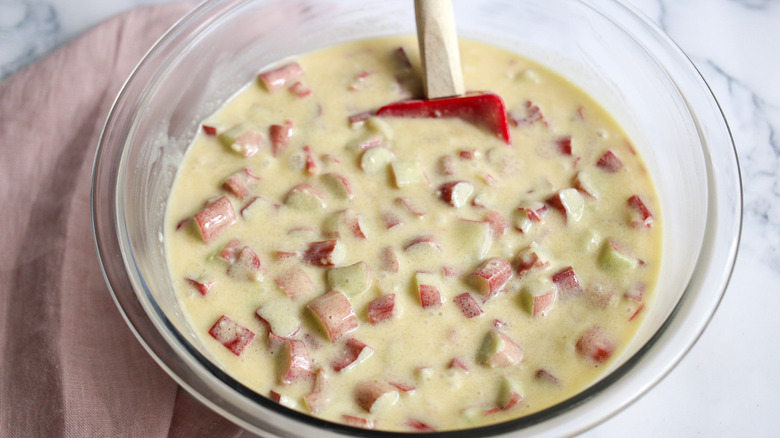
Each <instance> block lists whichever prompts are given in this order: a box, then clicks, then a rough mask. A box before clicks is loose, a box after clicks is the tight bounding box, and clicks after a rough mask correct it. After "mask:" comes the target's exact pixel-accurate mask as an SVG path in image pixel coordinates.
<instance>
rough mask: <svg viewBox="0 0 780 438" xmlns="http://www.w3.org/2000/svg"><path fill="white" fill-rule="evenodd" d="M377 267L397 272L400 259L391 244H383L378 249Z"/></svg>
mask: <svg viewBox="0 0 780 438" xmlns="http://www.w3.org/2000/svg"><path fill="white" fill-rule="evenodd" d="M379 269H381V270H383V271H385V272H398V271H399V270H400V269H401V261H400V260H399V259H398V254H397V253H396V252H395V248H393V247H392V246H385V247H382V249H380V250H379Z"/></svg>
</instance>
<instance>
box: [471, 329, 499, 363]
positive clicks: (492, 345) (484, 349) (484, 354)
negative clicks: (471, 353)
mask: <svg viewBox="0 0 780 438" xmlns="http://www.w3.org/2000/svg"><path fill="white" fill-rule="evenodd" d="M503 349H504V340H503V339H502V338H501V335H500V334H499V333H498V332H497V331H495V330H491V331H489V332H488V334H487V335H486V336H485V339H484V340H483V341H482V346H480V348H479V353H478V354H477V360H478V362H479V363H481V364H489V363H490V362H491V361H492V359H493V357H495V355H496V354H498V353H499V352H500V351H502V350H503Z"/></svg>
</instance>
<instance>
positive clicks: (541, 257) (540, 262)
mask: <svg viewBox="0 0 780 438" xmlns="http://www.w3.org/2000/svg"><path fill="white" fill-rule="evenodd" d="M514 266H515V271H517V275H518V276H519V277H523V276H524V275H526V274H528V273H529V272H530V271H539V270H546V269H550V267H551V266H552V259H551V258H550V255H549V254H548V253H547V251H545V250H544V248H542V247H541V246H539V244H537V243H536V242H531V244H530V245H528V246H527V247H526V248H524V249H522V250H521V251H520V252H518V253H517V255H516V256H515V260H514Z"/></svg>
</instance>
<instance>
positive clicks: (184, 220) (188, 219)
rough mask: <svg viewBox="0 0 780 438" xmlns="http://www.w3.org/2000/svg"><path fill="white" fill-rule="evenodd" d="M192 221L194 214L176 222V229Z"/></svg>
mask: <svg viewBox="0 0 780 438" xmlns="http://www.w3.org/2000/svg"><path fill="white" fill-rule="evenodd" d="M191 222H192V216H190V217H185V218H184V219H182V220H180V221H179V222H178V223H177V224H176V231H179V230H181V229H182V228H184V227H186V226H187V225H189V224H190V223H191Z"/></svg>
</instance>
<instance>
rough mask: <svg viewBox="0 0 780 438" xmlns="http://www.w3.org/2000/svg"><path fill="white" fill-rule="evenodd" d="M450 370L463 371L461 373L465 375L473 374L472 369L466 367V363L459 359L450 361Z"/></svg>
mask: <svg viewBox="0 0 780 438" xmlns="http://www.w3.org/2000/svg"><path fill="white" fill-rule="evenodd" d="M450 368H456V369H459V370H461V371H463V372H464V373H467V374H468V373H470V372H471V369H470V368H469V366H468V365H466V362H465V361H464V360H463V359H461V358H459V357H456V358H453V359H452V360H451V361H450Z"/></svg>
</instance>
